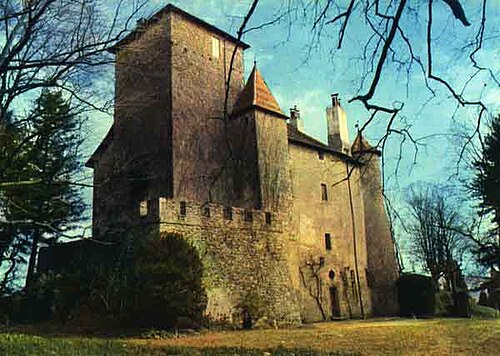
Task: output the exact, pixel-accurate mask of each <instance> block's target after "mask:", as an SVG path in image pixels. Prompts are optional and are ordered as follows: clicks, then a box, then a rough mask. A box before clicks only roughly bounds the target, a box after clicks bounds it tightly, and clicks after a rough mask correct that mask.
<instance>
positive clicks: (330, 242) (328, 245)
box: [325, 233, 332, 250]
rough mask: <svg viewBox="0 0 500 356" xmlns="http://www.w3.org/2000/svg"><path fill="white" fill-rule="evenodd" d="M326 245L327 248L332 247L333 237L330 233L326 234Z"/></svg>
mask: <svg viewBox="0 0 500 356" xmlns="http://www.w3.org/2000/svg"><path fill="white" fill-rule="evenodd" d="M325 247H326V249H327V250H331V249H332V237H331V236H330V234H328V233H327V234H325Z"/></svg>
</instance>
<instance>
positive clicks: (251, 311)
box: [236, 292, 266, 329]
mask: <svg viewBox="0 0 500 356" xmlns="http://www.w3.org/2000/svg"><path fill="white" fill-rule="evenodd" d="M236 307H237V308H238V309H240V311H241V317H242V327H243V329H251V328H252V326H253V325H254V324H255V322H256V321H257V320H259V319H260V318H262V317H263V316H264V313H265V310H266V309H265V303H264V301H263V300H262V298H261V297H260V296H259V295H258V294H256V293H254V292H249V293H247V294H245V295H244V297H243V298H242V299H241V300H240V302H239V303H238V305H237V306H236Z"/></svg>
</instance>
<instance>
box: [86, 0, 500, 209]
mask: <svg viewBox="0 0 500 356" xmlns="http://www.w3.org/2000/svg"><path fill="white" fill-rule="evenodd" d="M170 2H171V3H173V4H174V5H176V6H178V7H180V8H182V9H183V10H185V11H187V12H189V13H191V14H193V15H195V16H197V17H199V18H201V19H203V20H205V21H206V22H208V23H210V24H213V25H215V26H217V27H219V28H221V29H223V30H225V31H227V32H228V33H230V34H232V35H235V34H236V31H237V29H238V27H239V26H240V24H241V21H242V16H243V15H244V14H246V12H247V11H248V9H249V6H250V1H248V0H245V1H236V0H235V1H233V0H193V1H170ZM287 2H288V1H284V0H261V1H260V2H259V5H258V6H257V8H256V11H255V13H254V15H253V17H252V18H251V20H250V22H249V25H248V26H249V27H254V26H259V25H261V24H263V23H266V22H269V21H270V20H272V19H274V18H276V16H278V15H279V14H281V13H283V11H285V8H284V7H283V4H284V3H287ZM167 3H168V2H167V1H161V0H151V1H149V3H148V6H147V7H146V8H145V9H144V10H143V13H142V16H143V17H148V15H150V14H152V13H154V12H155V11H156V10H158V9H160V8H161V7H162V6H164V5H166V4H167ZM319 3H320V4H322V3H324V2H322V1H319ZM339 3H340V4H342V3H347V1H343V2H342V1H340V2H339ZM381 3H384V2H383V1H382V2H381ZM414 3H415V2H410V5H411V6H414V7H413V8H412V10H411V11H407V12H406V13H404V14H403V19H402V22H401V24H402V29H403V31H404V32H405V33H406V36H407V37H408V38H409V39H410V41H411V43H412V45H413V50H414V52H415V53H416V55H417V56H419V57H420V58H421V59H422V61H423V62H424V65H425V51H426V38H425V29H426V23H425V18H426V11H427V8H426V6H424V5H425V4H424V3H425V2H416V3H422V4H421V5H419V4H417V5H415V4H414ZM462 4H463V6H464V10H465V13H466V15H467V17H468V19H469V21H470V22H471V24H472V25H471V26H469V27H464V26H462V24H461V23H460V22H458V21H457V20H455V18H454V17H453V16H452V14H451V12H450V11H449V9H448V8H447V6H446V5H445V4H444V2H443V1H440V0H435V1H434V11H435V12H434V14H435V15H434V27H433V56H434V68H433V70H434V72H435V73H437V74H440V75H442V76H443V77H444V78H445V79H446V80H448V81H449V82H450V83H452V84H453V85H454V86H456V87H458V88H462V86H463V85H464V84H465V83H466V81H467V80H468V78H470V76H471V75H472V74H473V73H474V71H473V68H472V65H471V62H470V61H469V59H468V52H467V50H468V48H467V47H464V46H466V44H467V43H469V42H470V41H471V40H472V39H473V38H474V36H475V34H476V32H477V30H478V28H479V25H480V9H481V2H480V1H479V0H470V1H462ZM499 10H500V1H499V0H493V1H489V2H488V6H487V8H486V14H487V21H486V26H485V38H486V40H485V42H484V45H483V48H482V49H481V50H480V51H479V52H478V54H477V59H478V62H479V64H480V65H483V66H489V68H491V70H492V72H493V73H495V74H496V75H497V76H500V41H499V36H500V29H497V28H495V24H498V23H500V11H499ZM356 11H359V9H357V10H356ZM336 14H338V10H337V9H335V8H333V7H332V8H331V9H330V11H329V12H327V18H333V17H334V16H335V15H336ZM355 14H356V16H353V18H351V20H350V22H349V24H348V27H347V28H346V35H345V39H344V42H343V45H342V48H341V50H338V51H337V50H334V48H335V47H336V44H337V39H338V36H337V34H338V29H339V28H338V26H337V27H334V26H331V25H326V26H324V27H323V29H322V33H321V36H320V37H319V38H318V37H315V34H316V33H315V32H314V31H312V30H311V25H312V23H311V21H310V18H309V17H307V16H302V13H300V12H299V13H295V14H293V15H292V16H291V17H286V16H285V17H284V18H283V19H282V20H281V21H278V22H277V23H275V24H273V25H270V26H265V27H264V28H262V29H259V30H255V31H251V32H248V33H247V34H245V36H244V37H243V40H244V41H245V42H246V43H248V44H249V45H250V46H251V48H250V49H248V50H247V51H246V52H245V70H246V75H247V76H248V74H249V73H250V70H251V68H252V66H253V61H254V60H255V61H256V62H257V66H258V68H259V70H260V72H261V73H262V75H263V77H264V78H265V80H266V83H267V84H268V86H269V87H270V89H271V91H272V93H273V94H274V96H275V97H276V99H277V101H278V103H279V104H280V106H281V108H282V110H283V111H284V112H285V113H287V114H288V112H289V108H291V107H293V106H294V105H297V106H298V108H299V109H300V111H301V117H302V119H303V121H304V127H305V132H306V133H308V134H310V135H311V136H314V137H316V138H318V139H320V140H322V141H326V137H327V132H326V114H325V110H326V107H327V106H328V105H330V102H331V100H330V94H331V93H334V92H338V93H339V95H340V97H341V99H342V103H343V107H344V109H345V111H346V112H347V117H348V125H349V132H350V138H351V140H353V139H354V137H355V135H356V126H355V125H356V124H358V125H361V126H362V125H363V124H364V123H365V122H366V120H367V119H368V118H369V116H370V113H369V112H367V111H366V110H365V109H364V108H363V106H362V105H361V104H360V103H359V102H353V103H348V100H349V99H351V98H352V97H354V96H355V95H356V94H357V93H364V92H366V89H367V86H368V85H369V84H370V81H371V75H370V74H368V75H366V74H365V70H364V68H366V67H365V66H366V64H365V62H364V61H363V59H362V56H363V47H364V44H365V43H366V41H367V40H368V38H369V36H370V34H371V32H370V29H369V27H368V24H367V23H366V21H364V20H363V18H362V17H360V15H359V12H355ZM394 50H395V52H396V53H397V56H398V58H399V59H401V60H404V59H407V58H408V57H407V53H408V51H407V48H406V47H405V44H404V42H402V40H401V39H399V40H397V41H396V42H395V45H394ZM112 76H113V74H112V72H107V73H103V77H105V78H106V80H105V81H104V82H103V83H109V82H110V81H111V82H112ZM363 79H365V80H364V82H363ZM467 83H468V86H467V89H465V91H464V93H463V94H464V97H466V98H467V99H470V100H478V99H481V100H482V101H483V102H484V103H485V104H486V105H487V107H488V110H489V113H488V114H487V115H486V118H487V117H488V115H496V114H498V113H500V100H499V99H500V88H499V86H498V83H496V82H495V81H494V80H492V79H491V77H489V75H488V74H487V73H483V72H481V73H479V74H476V75H475V76H474V77H473V79H472V80H470V81H469V82H467ZM100 85H106V84H102V83H101V84H100ZM360 86H361V87H362V88H363V90H362V91H361V92H360V91H359V88H360ZM431 87H432V89H433V90H435V93H436V94H435V96H434V97H433V96H432V94H431V92H430V91H429V90H428V89H427V88H426V87H425V80H424V77H423V75H422V72H421V71H420V70H419V68H418V66H417V65H416V64H415V65H414V66H413V67H412V69H411V70H410V71H409V72H406V71H405V70H401V68H399V67H398V65H397V63H390V64H387V65H386V66H384V69H383V72H382V77H381V82H380V84H379V86H378V88H377V91H376V94H375V99H376V100H375V102H376V103H382V104H385V105H389V106H390V105H400V104H401V103H404V107H403V110H402V112H401V114H400V115H399V116H398V118H397V119H396V120H395V122H394V128H395V129H402V128H406V129H408V130H409V132H410V133H411V135H412V137H413V138H414V139H418V140H419V143H420V145H419V149H418V153H417V155H416V156H415V153H416V152H415V146H414V145H413V144H412V143H411V142H410V140H408V139H406V141H405V142H404V143H403V145H402V146H401V140H402V138H401V136H399V135H397V134H395V135H393V136H391V137H390V138H389V140H388V141H387V144H386V146H385V149H384V179H385V188H386V192H387V195H388V197H390V198H391V199H392V200H393V204H394V205H395V206H402V200H403V199H404V192H405V189H406V188H407V187H408V186H409V185H411V184H413V183H415V182H430V183H443V184H444V183H447V184H450V183H451V184H454V183H457V182H458V180H457V178H456V177H455V176H454V174H455V173H456V172H457V169H456V168H457V167H456V162H457V160H456V157H457V153H458V151H459V150H460V146H459V145H458V144H457V142H456V139H455V138H454V136H453V135H451V133H452V132H455V131H456V130H457V128H458V127H459V126H461V125H463V126H465V127H469V128H470V127H474V125H475V123H476V118H477V112H476V110H473V109H467V108H458V110H457V105H456V101H455V100H454V99H453V98H451V96H450V94H449V92H447V91H446V90H445V89H444V88H443V87H442V86H440V85H438V84H436V83H431ZM388 120H389V117H388V116H383V115H382V116H380V117H377V119H376V120H374V122H372V123H371V124H370V125H369V126H368V127H367V128H366V131H365V132H364V134H365V136H366V137H367V138H368V139H369V140H370V141H371V142H372V143H376V142H377V141H378V140H379V139H380V138H381V137H382V136H383V134H384V133H385V130H386V126H387V123H388ZM111 123H112V118H111V117H108V116H104V115H94V116H92V117H91V121H90V128H91V130H90V136H89V139H88V141H87V150H88V152H89V154H90V153H91V152H92V150H93V149H95V148H96V147H97V145H98V144H99V142H100V140H101V139H102V138H103V137H104V135H105V134H106V132H107V130H108V129H109V127H110V125H111ZM481 131H482V132H483V133H484V132H486V131H487V125H483V126H482V127H481ZM424 137H426V138H425V139H423V138H424ZM460 173H461V174H462V176H463V174H465V171H463V170H461V171H460ZM87 174H88V176H91V171H87ZM88 194H90V193H88ZM89 196H90V195H89Z"/></svg>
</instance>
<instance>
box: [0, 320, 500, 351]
mask: <svg viewBox="0 0 500 356" xmlns="http://www.w3.org/2000/svg"><path fill="white" fill-rule="evenodd" d="M39 335H41V334H40V333H39ZM4 354H6V355H136V354H138V355H150V354H153V355H165V354H170V355H174V354H175V355H200V354H201V355H269V354H274V355H360V354H361V355H391V354H393V355H394V354H395V355H450V354H453V355H498V354H500V319H494V320H491V319H490V320H486V319H484V320H482V319H472V320H463V319H432V320H405V319H395V320H381V319H375V320H368V321H343V322H330V323H319V324H312V325H306V326H304V327H302V328H299V329H280V330H274V329H273V330H250V331H221V332H208V331H207V332H201V333H197V334H194V335H190V336H182V337H179V338H171V339H158V340H157V339H133V338H123V339H118V338H113V339H102V338H82V337H61V336H57V337H55V336H34V335H31V334H30V335H28V334H22V333H3V334H0V355H4Z"/></svg>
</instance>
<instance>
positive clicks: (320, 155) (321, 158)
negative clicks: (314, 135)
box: [318, 151, 325, 161]
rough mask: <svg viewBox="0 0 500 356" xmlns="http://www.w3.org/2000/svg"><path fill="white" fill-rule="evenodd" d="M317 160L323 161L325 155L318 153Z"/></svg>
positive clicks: (321, 152)
mask: <svg viewBox="0 0 500 356" xmlns="http://www.w3.org/2000/svg"><path fill="white" fill-rule="evenodd" d="M318 158H319V159H320V161H322V160H324V159H325V154H324V153H323V151H318Z"/></svg>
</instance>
